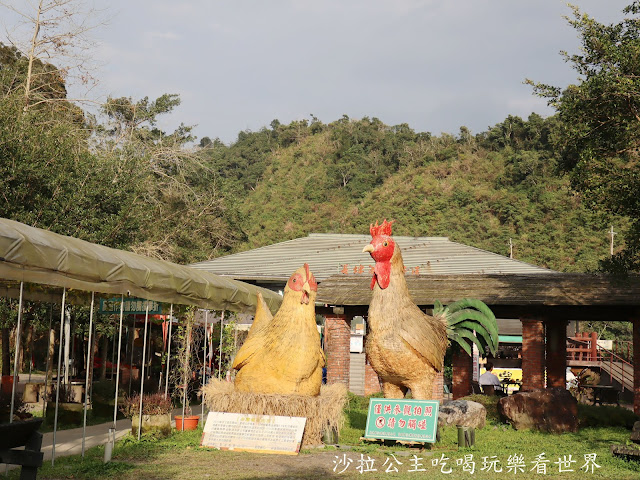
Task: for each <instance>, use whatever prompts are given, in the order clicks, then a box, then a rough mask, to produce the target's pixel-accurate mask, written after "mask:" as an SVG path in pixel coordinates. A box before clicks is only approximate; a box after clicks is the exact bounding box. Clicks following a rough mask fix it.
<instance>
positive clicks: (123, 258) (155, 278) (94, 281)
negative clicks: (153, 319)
mask: <svg viewBox="0 0 640 480" xmlns="http://www.w3.org/2000/svg"><path fill="white" fill-rule="evenodd" d="M0 280H5V281H14V282H26V283H33V284H38V285H47V286H54V287H65V288H67V289H72V290H76V291H77V292H74V293H75V294H76V296H78V295H79V294H80V292H96V293H102V294H110V295H113V294H117V295H121V294H122V295H125V296H135V297H140V298H145V299H149V300H156V301H159V302H164V303H175V304H183V305H196V306H198V307H201V308H207V309H211V310H231V311H235V312H244V313H253V312H255V306H256V298H257V293H258V292H260V293H262V296H263V297H264V299H265V301H266V302H267V305H269V308H270V309H271V310H272V311H274V312H275V311H276V310H277V308H278V307H279V305H280V302H281V300H282V297H281V296H280V295H278V294H277V293H275V292H272V291H271V290H267V289H264V288H260V287H256V286H254V285H250V284H247V283H244V282H240V281H237V280H233V279H230V278H225V277H222V276H219V275H215V274H212V273H209V272H205V271H202V270H196V269H194V268H191V267H187V266H184V265H177V264H175V263H171V262H166V261H164V260H158V259H155V258H149V257H144V256H142V255H137V254H135V253H132V252H127V251H123V250H116V249H114V248H109V247H105V246H103V245H97V244H94V243H90V242H86V241H84V240H79V239H77V238H73V237H67V236H64V235H59V234H57V233H53V232H50V231H47V230H42V229H40V228H35V227H30V226H28V225H25V224H23V223H19V222H16V221H13V220H8V219H5V218H0ZM12 291H14V288H13V287H12V286H11V285H8V284H7V283H6V282H5V283H4V285H3V286H2V288H1V289H0V294H3V293H4V294H8V295H10V294H11V292H12ZM27 298H28V294H27Z"/></svg>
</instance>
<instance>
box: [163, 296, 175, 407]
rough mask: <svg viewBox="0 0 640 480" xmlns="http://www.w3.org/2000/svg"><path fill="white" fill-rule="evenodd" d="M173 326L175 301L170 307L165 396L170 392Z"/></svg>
mask: <svg viewBox="0 0 640 480" xmlns="http://www.w3.org/2000/svg"><path fill="white" fill-rule="evenodd" d="M172 326H173V303H172V304H171V307H170V308H169V340H167V343H168V344H169V345H168V348H167V366H166V371H167V378H166V380H165V384H164V396H165V397H166V396H167V395H168V394H169V365H170V362H171V327H172Z"/></svg>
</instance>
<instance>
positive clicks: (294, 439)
mask: <svg viewBox="0 0 640 480" xmlns="http://www.w3.org/2000/svg"><path fill="white" fill-rule="evenodd" d="M306 422H307V419H306V418H304V417H280V416H275V415H252V414H247V413H222V412H209V415H208V416H207V421H206V423H205V425H204V432H203V434H202V442H201V443H200V445H201V446H203V447H212V448H218V449H220V450H242V451H247V452H260V453H281V454H285V455H297V454H298V452H299V451H300V444H301V443H302V433H303V432H304V426H305V424H306Z"/></svg>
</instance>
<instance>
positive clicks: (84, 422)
mask: <svg viewBox="0 0 640 480" xmlns="http://www.w3.org/2000/svg"><path fill="white" fill-rule="evenodd" d="M95 297H96V292H91V310H90V311H89V345H87V367H86V368H85V370H86V371H87V372H86V376H85V380H84V418H83V420H82V458H84V447H85V440H86V435H87V404H88V403H89V372H90V371H91V368H92V367H93V365H92V364H91V342H92V340H93V338H92V336H91V334H92V333H93V305H94V302H95Z"/></svg>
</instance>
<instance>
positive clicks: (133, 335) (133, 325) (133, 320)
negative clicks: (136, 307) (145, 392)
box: [129, 315, 136, 396]
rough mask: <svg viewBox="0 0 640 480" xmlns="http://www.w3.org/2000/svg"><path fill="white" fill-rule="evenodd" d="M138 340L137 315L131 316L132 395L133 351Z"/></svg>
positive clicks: (131, 381)
mask: <svg viewBox="0 0 640 480" xmlns="http://www.w3.org/2000/svg"><path fill="white" fill-rule="evenodd" d="M135 340H136V317H135V315H132V316H131V361H130V362H129V396H131V385H132V384H133V351H134V350H135V348H134V343H135Z"/></svg>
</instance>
